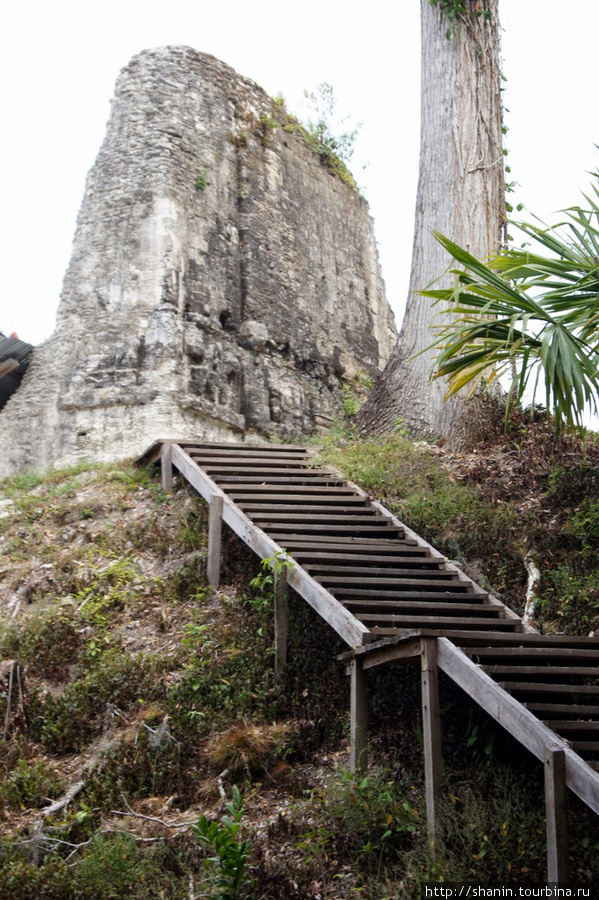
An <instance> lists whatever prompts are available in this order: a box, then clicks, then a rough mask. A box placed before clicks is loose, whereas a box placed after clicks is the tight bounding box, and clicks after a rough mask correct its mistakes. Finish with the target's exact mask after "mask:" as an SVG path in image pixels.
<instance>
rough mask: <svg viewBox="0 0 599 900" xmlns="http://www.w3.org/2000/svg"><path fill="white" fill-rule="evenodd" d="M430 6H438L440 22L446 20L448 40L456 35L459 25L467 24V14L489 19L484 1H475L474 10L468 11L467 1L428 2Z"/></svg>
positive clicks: (430, 0) (441, 0)
mask: <svg viewBox="0 0 599 900" xmlns="http://www.w3.org/2000/svg"><path fill="white" fill-rule="evenodd" d="M429 2H430V4H431V6H438V7H439V10H440V12H441V21H442V22H443V20H444V19H447V22H448V23H449V24H448V26H447V31H446V32H445V34H446V36H447V37H448V38H450V37H451V36H452V35H453V34H455V33H456V31H457V30H458V28H459V27H460V25H463V24H468V19H469V14H470V13H471V12H472V13H474V15H475V16H476V17H477V18H480V17H481V16H483V17H484V18H485V19H490V18H491V12H490V11H489V10H488V9H487V8H486V6H485V0H477V2H476V3H475V4H474V8H473V9H472V10H469V9H468V7H467V4H468V0H429Z"/></svg>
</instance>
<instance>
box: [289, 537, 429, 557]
mask: <svg viewBox="0 0 599 900" xmlns="http://www.w3.org/2000/svg"><path fill="white" fill-rule="evenodd" d="M290 538H291V541H292V544H293V548H294V553H295V555H296V558H298V559H299V557H300V556H304V557H306V556H308V555H309V556H310V557H312V556H313V557H314V558H315V559H347V558H348V557H350V558H351V557H352V554H353V555H354V556H355V559H356V560H358V559H359V558H362V559H363V557H364V555H365V554H367V555H368V556H369V558H371V559H373V560H374V561H375V562H379V561H380V562H386V561H387V560H389V559H391V560H392V559H393V557H394V556H395V555H396V554H398V553H399V554H401V555H402V556H403V555H409V556H410V557H413V558H414V559H423V560H429V559H430V558H431V557H430V556H428V554H427V553H426V550H425V549H424V548H422V547H420V546H419V545H418V544H417V543H416V541H414V540H412V539H411V538H405V537H398V536H397V535H393V537H392V538H391V539H390V540H386V539H385V538H375V539H372V538H343V537H327V536H326V535H320V536H319V535H317V534H315V535H311V536H310V538H302V537H301V536H298V535H290ZM371 554H376V556H371ZM433 561H434V559H433Z"/></svg>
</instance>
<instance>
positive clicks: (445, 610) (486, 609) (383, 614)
mask: <svg viewBox="0 0 599 900" xmlns="http://www.w3.org/2000/svg"><path fill="white" fill-rule="evenodd" d="M343 605H344V606H346V607H347V609H351V610H352V611H354V610H356V617H357V618H358V619H359V620H360V621H361V622H364V624H365V625H368V624H369V623H374V622H380V623H381V624H383V623H388V622H392V621H393V620H394V619H395V618H396V617H397V616H402V615H407V614H412V613H413V614H414V615H416V614H417V613H418V614H421V615H423V616H427V615H432V614H433V613H434V615H435V616H437V615H440V614H443V616H444V617H445V616H448V615H449V616H452V617H453V616H460V614H464V613H470V614H472V617H473V618H476V617H480V616H484V617H485V618H486V617H487V616H488V617H489V618H494V619H497V618H501V614H502V613H503V610H502V609H501V607H495V606H484V605H483V604H482V603H430V602H429V601H427V602H426V603H419V602H418V600H413V601H410V602H405V603H393V602H387V603H384V602H382V603H370V604H364V603H355V602H354V603H352V602H347V603H344V604H343ZM373 607H376V609H373ZM358 610H359V611H358ZM390 610H396V611H397V612H390Z"/></svg>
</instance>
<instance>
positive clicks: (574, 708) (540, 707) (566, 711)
mask: <svg viewBox="0 0 599 900" xmlns="http://www.w3.org/2000/svg"><path fill="white" fill-rule="evenodd" d="M524 706H525V707H526V708H527V709H529V710H530V711H531V712H533V713H535V715H538V714H539V713H551V714H552V715H553V716H561V715H564V716H599V706H591V704H589V705H588V706H587V705H585V704H584V703H525V704H524Z"/></svg>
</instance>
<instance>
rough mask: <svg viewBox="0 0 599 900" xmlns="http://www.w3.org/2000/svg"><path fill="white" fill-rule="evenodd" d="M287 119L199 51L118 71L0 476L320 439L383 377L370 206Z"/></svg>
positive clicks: (381, 310)
mask: <svg viewBox="0 0 599 900" xmlns="http://www.w3.org/2000/svg"><path fill="white" fill-rule="evenodd" d="M275 116H278V119H279V124H278V125H277V127H273V126H272V119H273V117H275ZM284 124H285V121H284V115H283V113H281V111H280V110H278V109H277V107H276V105H275V104H273V102H272V101H271V100H270V99H269V98H268V97H267V96H266V94H265V93H264V92H263V91H262V90H261V89H260V88H259V87H258V86H257V85H255V84H254V83H253V82H250V81H248V80H247V79H244V78H242V77H240V76H239V75H237V74H236V73H235V72H234V71H233V70H232V69H230V68H229V67H228V66H226V65H225V64H224V63H221V62H219V61H218V60H216V59H214V58H213V57H210V56H206V55H204V54H200V53H198V52H196V51H194V50H191V49H189V48H187V47H165V48H159V49H156V50H151V51H146V52H144V53H141V54H140V55H138V56H136V57H135V58H134V59H133V60H132V61H131V62H130V63H129V65H128V66H127V67H126V68H125V69H124V70H123V71H122V72H121V74H120V76H119V78H118V81H117V85H116V92H115V97H114V99H113V105H112V113H111V117H110V120H109V123H108V129H107V134H106V138H105V140H104V143H103V145H102V147H101V149H100V152H99V155H98V158H97V160H96V163H95V165H94V167H93V169H92V170H91V172H90V175H89V177H88V181H87V186H86V191H85V196H84V200H83V204H82V207H81V211H80V214H79V219H78V223H77V230H76V235H75V239H74V245H73V254H72V258H71V263H70V266H69V269H68V271H67V274H66V276H65V281H64V289H63V294H62V301H61V306H60V309H59V314H58V320H57V327H56V331H55V333H54V335H53V337H52V338H51V339H50V340H49V341H47V342H46V343H45V344H44V345H43V346H42V347H40V348H38V349H37V350H36V351H35V353H34V354H33V357H32V363H31V365H30V369H29V372H28V375H27V377H26V379H25V381H24V383H23V385H22V387H21V388H20V390H19V391H18V392H17V393H16V394H15V396H14V397H13V399H12V400H11V401H10V402H9V404H8V405H7V406H6V408H5V410H4V411H3V412H2V413H1V414H0V435H1V436H2V438H3V440H2V444H3V450H4V453H3V455H2V458H1V459H0V474H7V473H9V472H11V471H14V470H15V469H18V468H23V467H25V466H33V467H36V468H44V467H46V466H48V465H49V464H51V463H53V462H57V461H58V462H60V463H71V462H75V461H77V460H79V459H83V458H94V459H99V460H111V459H117V458H122V457H124V456H128V455H132V454H136V453H138V452H141V451H142V450H143V449H145V447H147V446H148V445H149V444H150V443H151V442H152V441H153V440H155V439H156V438H158V437H183V436H187V437H190V436H194V437H203V438H205V439H208V440H217V439H218V440H223V439H224V440H227V439H232V440H240V439H252V440H256V439H258V440H260V439H267V438H268V436H269V435H275V436H277V437H279V438H286V437H288V436H291V435H293V434H297V433H301V432H303V433H307V432H311V431H314V430H315V429H317V428H318V427H319V426H321V425H323V424H326V423H327V422H328V421H329V420H330V417H331V415H332V414H333V413H334V411H335V410H338V409H339V408H340V402H341V390H342V385H343V381H344V379H349V378H350V377H351V376H352V375H354V374H355V373H356V372H357V371H359V370H363V371H365V372H369V373H371V374H374V373H376V372H377V371H378V370H379V369H380V368H381V367H382V365H383V364H384V363H385V361H386V359H387V358H388V356H389V353H390V351H391V349H392V346H393V344H394V342H395V326H394V322H393V317H392V313H391V311H390V309H389V307H388V305H387V303H386V300H385V296H384V286H383V283H382V280H381V276H380V270H379V264H378V258H377V251H376V244H375V240H374V234H373V227H372V220H371V219H370V216H369V214H368V208H367V205H366V204H365V202H364V201H363V200H361V199H360V198H359V196H358V195H357V193H356V192H355V191H354V190H352V189H351V188H350V187H348V186H347V185H345V184H343V183H342V181H341V180H340V179H339V178H338V177H337V176H335V175H333V174H331V172H330V171H329V170H328V169H327V168H326V167H325V166H324V165H323V164H322V163H321V161H320V160H319V158H318V157H317V156H315V154H314V153H313V152H311V151H310V150H309V149H308V148H307V147H306V145H305V143H304V141H303V140H302V138H301V136H300V135H299V134H297V133H290V132H288V131H286V130H285V128H284V127H283V126H284ZM198 176H201V177H200V181H202V179H203V181H204V182H206V183H205V186H203V187H202V186H200V187H197V186H196V183H197V179H198Z"/></svg>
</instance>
